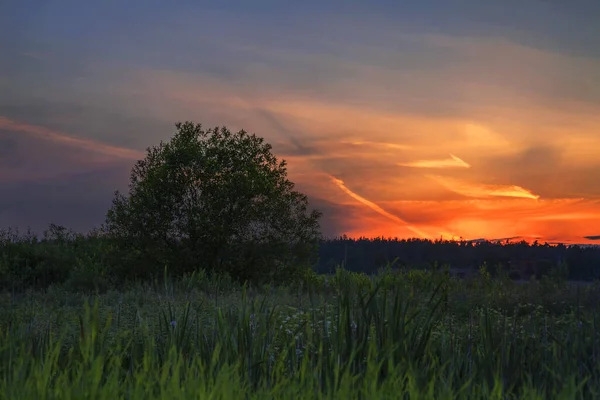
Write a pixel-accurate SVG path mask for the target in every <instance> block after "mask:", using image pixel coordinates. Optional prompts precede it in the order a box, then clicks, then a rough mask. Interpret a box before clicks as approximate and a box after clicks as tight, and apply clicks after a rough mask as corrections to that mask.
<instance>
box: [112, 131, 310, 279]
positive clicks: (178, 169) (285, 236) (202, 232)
mask: <svg viewBox="0 0 600 400" xmlns="http://www.w3.org/2000/svg"><path fill="white" fill-rule="evenodd" d="M176 127H177V133H176V134H175V136H174V137H173V138H172V139H171V141H170V142H169V143H162V142H161V143H160V145H159V146H155V147H152V148H150V149H148V154H147V156H146V158H145V159H144V160H140V161H138V162H137V163H136V164H135V166H134V167H133V170H132V172H131V183H130V186H129V196H128V197H125V196H123V195H121V194H120V193H119V192H117V193H116V194H115V199H114V201H113V206H112V207H111V209H110V210H109V211H108V214H107V218H106V226H105V231H106V233H107V235H108V236H109V237H111V238H113V239H115V240H116V242H117V243H119V245H120V246H121V247H125V249H124V250H125V252H126V253H127V254H129V255H130V256H131V255H132V254H133V255H134V256H131V257H129V260H130V261H132V264H133V265H140V263H142V264H143V265H144V269H143V271H135V272H136V273H135V275H134V277H135V278H139V277H140V274H142V275H144V274H147V273H151V272H156V271H160V270H161V269H162V268H163V267H164V266H165V265H169V266H170V268H171V269H172V270H174V271H176V272H177V273H179V274H182V273H191V272H193V271H194V270H196V269H197V268H198V267H199V265H198V261H199V260H202V263H203V265H202V268H205V269H207V270H209V271H219V272H227V273H229V274H233V275H235V276H236V277H239V278H240V279H242V280H245V279H249V280H257V279H261V278H264V277H270V278H272V279H277V280H281V279H288V278H289V277H290V275H293V272H292V271H290V269H291V268H298V267H307V266H309V265H310V263H311V262H314V260H315V259H316V251H317V247H316V246H317V245H318V240H319V239H320V233H319V222H318V220H319V218H320V216H321V214H320V213H319V212H318V211H316V210H313V211H312V212H309V211H308V199H307V197H306V195H304V194H302V193H299V192H297V191H294V190H293V188H294V184H293V183H292V182H290V181H289V180H288V179H287V177H286V176H287V172H286V163H285V161H278V160H277V158H276V157H275V156H274V155H273V154H272V153H271V146H270V145H269V144H266V143H264V140H263V139H262V138H259V137H257V136H256V135H248V134H247V133H246V132H245V131H243V130H242V131H239V132H237V133H231V132H230V131H229V130H228V129H227V128H225V127H223V128H218V127H217V128H214V129H208V130H207V131H204V130H203V129H202V127H201V125H199V124H193V123H191V122H186V123H184V124H181V123H179V124H177V125H176ZM128 271H130V272H133V268H128Z"/></svg>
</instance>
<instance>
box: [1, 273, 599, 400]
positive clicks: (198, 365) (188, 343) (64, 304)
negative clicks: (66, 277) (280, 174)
mask: <svg viewBox="0 0 600 400" xmlns="http://www.w3.org/2000/svg"><path fill="white" fill-rule="evenodd" d="M599 299H600V285H599V284H596V283H594V284H591V285H587V286H585V287H580V286H574V285H571V284H569V283H568V282H567V281H564V280H561V279H551V278H544V279H542V280H540V281H532V282H529V283H525V284H516V283H514V282H512V281H511V280H510V279H508V277H507V276H502V275H499V276H497V277H495V278H492V277H491V276H490V274H489V273H488V272H487V271H486V270H485V268H482V269H481V270H480V272H479V274H478V275H477V276H476V277H473V278H470V279H466V280H459V279H456V278H453V277H451V276H450V275H449V274H448V271H447V270H444V269H443V268H440V269H436V270H429V271H424V270H410V269H403V270H391V269H390V268H386V269H383V270H381V271H379V273H377V274H376V275H372V276H367V275H364V274H359V273H352V272H348V271H346V270H343V269H338V270H337V272H336V273H335V275H332V276H329V277H326V276H323V275H318V274H315V273H307V274H306V276H304V278H303V279H302V281H301V283H298V284H294V285H288V286H278V285H263V286H259V287H257V286H246V285H241V284H238V283H235V282H234V281H232V280H230V279H226V278H223V277H220V278H217V277H210V276H207V275H205V274H203V273H202V272H200V273H194V274H192V275H187V276H185V277H184V278H177V279H171V278H169V275H168V271H166V270H165V274H164V278H163V279H161V280H160V281H159V280H156V281H155V282H154V283H139V284H132V285H129V286H127V287H122V288H119V289H118V290H117V289H110V288H109V289H108V290H106V291H103V292H95V293H94V292H89V291H88V292H85V291H81V292H73V291H71V290H67V289H65V287H63V286H61V285H52V286H50V287H48V288H47V289H44V290H29V291H27V292H24V293H17V292H11V291H4V292H3V293H2V294H1V295H0V386H1V388H2V390H1V391H0V397H1V398H2V399H14V400H17V399H32V398H36V399H241V398H246V399H280V398H294V399H296V398H297V399H304V398H305V399H399V398H403V399H463V398H464V399H466V398H469V399H517V398H526V399H592V398H600V363H599V362H598V361H597V359H596V357H597V356H598V355H599V353H600V327H599V326H598V325H599V324H600V313H599V312H598V309H597V304H598V300H599Z"/></svg>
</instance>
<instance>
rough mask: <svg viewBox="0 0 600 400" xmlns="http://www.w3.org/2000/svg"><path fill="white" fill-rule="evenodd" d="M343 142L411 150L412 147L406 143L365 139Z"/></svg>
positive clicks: (343, 141)
mask: <svg viewBox="0 0 600 400" xmlns="http://www.w3.org/2000/svg"><path fill="white" fill-rule="evenodd" d="M341 143H344V144H351V145H353V146H371V147H385V148H388V149H399V150H409V149H411V148H412V147H411V146H408V145H404V144H398V143H386V142H369V141H364V140H352V141H348V140H342V141H341Z"/></svg>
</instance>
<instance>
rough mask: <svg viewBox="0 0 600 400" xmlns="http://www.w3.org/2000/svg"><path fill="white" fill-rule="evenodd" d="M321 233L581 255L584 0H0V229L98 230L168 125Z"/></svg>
mask: <svg viewBox="0 0 600 400" xmlns="http://www.w3.org/2000/svg"><path fill="white" fill-rule="evenodd" d="M188 120H190V121H194V122H197V123H201V124H203V126H205V127H212V126H217V125H218V126H223V125H225V126H227V127H228V128H230V129H231V130H239V129H245V130H246V131H249V132H251V133H256V134H257V135H259V136H262V137H264V138H265V139H266V141H267V142H269V143H271V144H272V145H273V148H274V152H275V154H276V155H277V156H278V157H279V158H283V159H285V160H287V162H288V171H289V178H290V179H291V180H292V181H293V182H295V183H296V187H297V189H298V190H300V191H302V192H304V193H306V194H308V196H309V199H310V201H311V204H312V205H313V206H314V207H316V208H318V209H320V210H321V211H322V212H323V214H324V216H323V218H322V221H321V225H322V229H323V233H324V234H325V235H326V236H330V237H331V236H337V235H342V234H347V235H349V236H355V237H358V236H367V237H376V236H384V237H400V238H408V237H421V238H430V239H437V238H440V237H442V238H444V239H458V238H463V239H478V238H487V239H498V238H513V237H519V238H526V239H527V240H530V239H531V240H532V239H534V238H537V239H538V240H540V241H541V242H544V241H546V242H550V243H552V242H564V243H598V244H600V2H598V1H597V0H572V1H569V2H566V1H562V0H519V1H517V0H506V1H492V0H489V1H485V0H456V1H454V0H438V1H428V0H395V1H392V0H373V1H369V2H367V1H352V0H346V1H339V0H331V1H324V0H319V1H316V0H307V1H302V2H283V1H258V0H257V1H252V2H250V1H242V0H237V1H227V0H221V1H218V2H216V1H201V0H197V1H176V0H172V1H170V2H167V1H155V0H146V1H141V0H130V1H118V2H117V1H112V0H108V1H102V2H82V1H66V0H57V1H54V2H51V3H50V2H47V1H41V0H26V1H15V0H7V1H3V2H0V227H2V228H5V227H9V226H11V227H17V228H20V229H25V228H27V227H31V228H32V229H33V230H34V231H42V230H43V229H45V228H46V227H47V226H48V224H49V223H51V222H52V223H56V224H61V225H65V226H67V227H69V228H72V229H74V230H76V231H86V230H89V229H91V228H93V227H98V226H100V224H101V223H102V222H103V220H104V217H105V214H106V211H107V210H108V208H109V207H110V204H111V200H112V198H113V194H114V191H115V190H121V191H125V192H126V191H127V185H128V181H129V173H130V170H131V167H132V166H133V165H134V163H135V161H136V160H138V159H140V158H143V157H144V155H145V149H146V148H147V147H149V146H153V145H157V144H158V143H159V142H160V141H161V140H163V141H167V140H169V139H170V138H171V137H172V136H173V134H174V133H175V126H174V125H175V123H176V122H178V121H188Z"/></svg>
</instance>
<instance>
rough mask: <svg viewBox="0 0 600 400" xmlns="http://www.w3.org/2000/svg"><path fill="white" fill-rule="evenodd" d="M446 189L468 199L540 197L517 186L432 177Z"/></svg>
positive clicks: (431, 176)
mask: <svg viewBox="0 0 600 400" xmlns="http://www.w3.org/2000/svg"><path fill="white" fill-rule="evenodd" d="M430 178H432V179H435V180H436V181H437V182H439V183H440V184H441V185H442V186H444V187H445V188H446V189H448V190H451V191H453V192H455V193H458V194H462V195H463V196H468V197H478V198H486V197H492V196H504V197H522V198H527V199H538V198H539V197H540V196H538V195H536V194H533V193H532V192H531V191H529V190H527V189H524V188H522V187H520V186H516V185H485V184H481V183H468V182H463V181H460V180H458V179H453V178H446V177H441V176H437V175H430Z"/></svg>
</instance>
